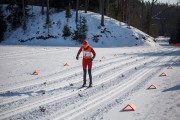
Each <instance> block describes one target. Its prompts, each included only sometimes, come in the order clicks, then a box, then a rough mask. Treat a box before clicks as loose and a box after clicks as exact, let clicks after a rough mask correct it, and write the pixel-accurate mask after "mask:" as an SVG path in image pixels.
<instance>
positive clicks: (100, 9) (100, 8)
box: [99, 0, 102, 14]
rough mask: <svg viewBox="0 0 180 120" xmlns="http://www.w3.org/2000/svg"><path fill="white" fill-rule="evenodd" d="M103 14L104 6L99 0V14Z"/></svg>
mask: <svg viewBox="0 0 180 120" xmlns="http://www.w3.org/2000/svg"><path fill="white" fill-rule="evenodd" d="M101 13H102V5H101V0H99V14H101Z"/></svg>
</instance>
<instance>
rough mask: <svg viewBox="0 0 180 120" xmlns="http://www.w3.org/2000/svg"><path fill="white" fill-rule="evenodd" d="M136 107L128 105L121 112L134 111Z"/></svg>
mask: <svg viewBox="0 0 180 120" xmlns="http://www.w3.org/2000/svg"><path fill="white" fill-rule="evenodd" d="M135 110H136V106H135V105H134V104H132V103H131V104H128V105H127V106H126V107H125V108H123V111H135Z"/></svg>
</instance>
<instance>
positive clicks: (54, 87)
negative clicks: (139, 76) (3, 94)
mask: <svg viewBox="0 0 180 120" xmlns="http://www.w3.org/2000/svg"><path fill="white" fill-rule="evenodd" d="M136 59H138V58H135V59H130V60H129V63H130V62H136ZM139 60H143V59H142V58H141V57H139ZM116 62H119V60H118V61H116ZM137 62H139V61H137ZM126 64H127V61H126ZM134 64H135V63H134ZM122 65H124V63H123V62H119V63H118V64H113V65H111V64H110V66H109V67H107V68H104V69H100V70H97V71H95V74H94V75H93V76H94V77H95V76H98V75H99V74H103V73H104V72H107V71H110V70H112V69H113V68H114V67H120V66H122ZM73 81H76V82H74V83H78V82H80V81H82V80H81V79H79V78H76V79H75V80H74V79H73ZM69 82H70V81H63V82H59V83H58V84H57V83H56V84H55V85H53V84H52V85H48V86H43V87H40V88H39V87H37V88H38V89H35V90H32V89H31V91H33V92H34V93H35V92H37V91H40V90H44V91H50V90H53V89H58V88H60V87H63V86H64V87H65V86H67V84H68V83H69ZM27 97H29V96H28V95H26V96H15V97H10V98H7V99H6V98H5V99H1V103H0V105H3V104H7V103H9V102H13V101H17V100H20V99H24V98H27Z"/></svg>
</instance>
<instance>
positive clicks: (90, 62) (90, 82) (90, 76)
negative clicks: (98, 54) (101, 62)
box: [88, 60, 92, 87]
mask: <svg viewBox="0 0 180 120" xmlns="http://www.w3.org/2000/svg"><path fill="white" fill-rule="evenodd" d="M91 69H92V61H91V60H90V61H89V63H88V74H89V87H91V86H92V74H91Z"/></svg>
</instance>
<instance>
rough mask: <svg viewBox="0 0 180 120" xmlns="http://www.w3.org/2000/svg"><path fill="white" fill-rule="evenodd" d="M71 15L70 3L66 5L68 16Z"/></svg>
mask: <svg viewBox="0 0 180 120" xmlns="http://www.w3.org/2000/svg"><path fill="white" fill-rule="evenodd" d="M70 17H71V5H70V4H69V5H68V6H67V7H66V18H70Z"/></svg>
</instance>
